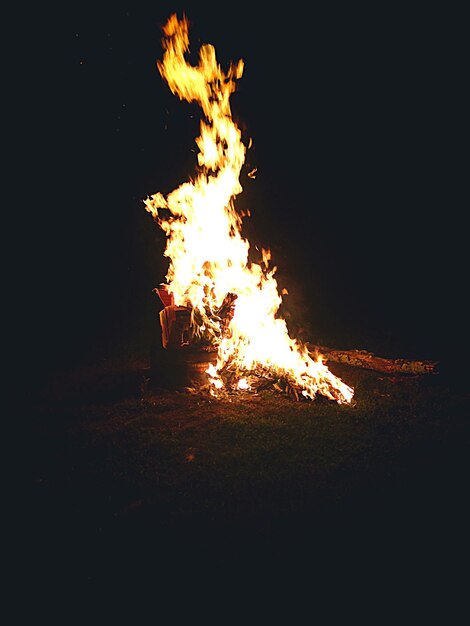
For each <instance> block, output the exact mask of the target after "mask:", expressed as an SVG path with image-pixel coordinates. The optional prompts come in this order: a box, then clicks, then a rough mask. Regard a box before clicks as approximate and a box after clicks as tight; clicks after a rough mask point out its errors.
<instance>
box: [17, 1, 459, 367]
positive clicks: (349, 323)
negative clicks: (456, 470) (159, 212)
mask: <svg viewBox="0 0 470 626" xmlns="http://www.w3.org/2000/svg"><path fill="white" fill-rule="evenodd" d="M192 4H194V7H193V6H191V5H192ZM250 4H251V3H245V4H244V3H235V4H233V5H230V6H226V5H220V4H218V5H215V7H216V8H214V6H213V5H211V4H210V3H180V2H175V3H170V2H164V3H158V2H155V3H152V4H139V3H130V2H128V3H112V4H110V6H109V7H108V8H105V6H104V5H103V4H101V5H100V6H99V7H91V6H88V7H87V6H86V5H84V4H78V3H77V5H76V6H75V7H74V8H70V7H67V10H64V9H62V11H63V12H62V14H60V13H54V15H52V12H51V14H48V13H41V11H42V9H41V10H40V11H38V15H37V19H38V20H39V27H38V28H37V29H36V28H35V24H34V23H33V24H32V28H33V30H36V38H37V40H38V48H37V49H36V50H35V51H34V55H35V56H34V57H33V58H30V59H29V60H28V61H27V65H25V66H24V67H22V68H21V69H22V71H23V72H24V74H25V75H26V76H27V79H26V80H25V85H24V87H23V88H24V89H26V91H27V92H28V94H29V95H30V96H31V94H32V95H33V97H32V98H31V97H30V98H27V99H26V100H25V102H26V103H25V104H24V110H22V116H23V119H26V120H27V125H28V126H30V127H31V130H30V132H29V134H28V143H29V147H28V150H27V151H26V155H25V156H24V157H23V165H22V168H23V170H22V171H23V176H24V181H23V184H22V187H23V193H22V194H21V195H22V197H23V198H24V197H25V196H26V197H30V198H33V196H34V198H35V200H34V204H33V206H30V207H29V209H27V212H26V213H25V212H23V214H22V219H23V220H24V222H23V226H22V228H23V232H24V233H25V236H24V239H23V240H24V246H25V248H27V253H28V254H27V256H28V263H27V267H26V272H27V276H28V278H27V281H28V288H27V293H28V300H29V302H30V305H31V307H32V308H33V309H34V311H35V315H34V322H35V324H33V327H32V335H33V337H32V343H31V352H32V353H34V355H35V357H36V358H37V362H38V363H42V364H43V365H50V366H53V367H54V366H55V365H57V364H58V363H59V364H60V363H63V362H64V359H67V360H68V361H69V360H70V359H72V360H74V359H78V360H80V359H82V358H83V359H85V360H86V359H91V360H93V359H94V358H101V357H102V356H103V355H105V354H106V353H107V352H109V351H110V350H116V351H118V352H119V349H120V347H122V350H129V349H131V348H129V346H132V345H133V342H134V343H135V344H138V343H139V342H144V343H145V341H146V337H147V335H148V334H149V326H150V325H151V323H152V321H153V319H154V317H153V316H154V311H155V305H156V301H155V296H154V295H153V294H152V288H153V287H154V286H156V285H157V284H158V283H159V282H161V281H162V280H163V278H164V273H165V264H164V261H163V258H162V252H163V248H164V243H165V242H164V236H163V234H162V233H161V232H160V231H159V229H158V228H157V226H156V225H155V224H154V223H153V222H152V219H151V217H150V216H149V214H148V213H146V211H145V210H144V205H143V200H144V199H145V198H146V196H147V195H151V194H152V193H154V192H156V191H161V192H163V193H168V192H170V191H171V190H172V189H174V188H175V187H176V186H178V185H179V184H180V183H182V182H184V181H185V180H187V179H188V177H189V176H191V175H192V174H193V173H194V171H195V170H194V168H195V163H196V160H195V152H194V149H195V144H194V139H195V137H196V136H197V135H198V134H199V109H198V108H197V107H195V106H192V105H189V104H187V103H186V102H180V101H179V100H178V99H177V98H176V97H175V96H173V95H172V94H171V93H170V91H169V89H168V87H167V86H166V84H165V83H164V82H163V80H162V79H161V77H160V75H159V73H158V71H157V70H156V67H155V61H156V60H157V58H160V57H161V52H162V51H161V44H160V39H161V31H160V28H161V26H162V25H163V24H164V22H165V21H166V19H167V18H168V16H169V15H170V14H171V13H173V12H176V13H177V14H178V15H180V16H181V15H182V12H183V9H184V10H185V12H186V14H187V16H188V18H189V19H190V20H191V22H192V29H191V31H190V37H191V42H192V44H191V51H192V53H195V52H197V50H198V48H199V45H200V44H201V43H204V42H207V43H212V44H213V45H214V46H215V48H216V52H217V56H218V59H219V61H220V63H221V65H222V67H223V68H224V69H227V67H228V63H229V62H230V61H231V60H233V61H237V60H238V59H239V58H242V59H243V60H244V62H245V71H244V76H243V78H242V79H241V80H240V82H239V87H238V91H237V92H236V93H235V94H234V96H233V98H232V111H233V114H234V117H235V118H236V119H237V120H238V122H239V125H240V126H241V128H242V129H243V132H244V135H245V137H246V138H248V137H252V138H253V142H254V146H253V148H252V149H251V150H250V151H249V153H248V156H247V169H246V171H245V172H244V174H243V179H242V184H243V187H244V192H243V193H242V195H241V196H239V200H238V205H239V206H240V207H247V208H250V209H251V212H252V217H251V218H250V219H249V221H248V222H247V223H246V234H247V235H248V236H249V239H250V241H251V243H252V244H253V245H254V244H256V243H259V244H261V245H263V246H264V247H269V248H271V250H272V251H273V257H274V262H275V263H276V264H277V265H278V268H279V281H280V282H281V283H283V284H284V282H285V284H286V286H287V287H288V288H289V289H290V291H291V296H290V297H291V300H290V301H286V307H287V306H288V304H287V303H288V302H290V307H291V311H290V315H291V317H292V320H293V322H292V323H293V324H297V325H299V324H303V325H305V326H306V327H307V330H308V332H310V330H311V331H312V333H313V337H312V338H313V339H315V340H321V341H324V342H325V343H328V342H329V343H330V344H333V345H336V346H337V347H357V348H365V349H371V350H373V351H375V352H378V353H382V354H384V355H387V354H395V355H397V356H400V355H401V356H405V357H415V356H416V357H420V358H438V359H440V358H447V357H448V356H450V355H451V353H452V350H454V349H455V345H456V343H460V344H461V343H462V342H463V341H464V340H465V338H466V330H465V327H464V321H465V319H466V315H465V309H464V299H465V290H466V280H467V279H466V276H467V271H466V270H467V268H468V263H467V247H466V246H467V232H466V227H465V223H466V222H465V218H466V215H465V214H466V210H468V192H467V189H466V187H465V184H464V183H465V182H466V180H465V179H466V178H467V176H468V174H467V168H466V167H465V165H466V159H465V157H466V154H467V153H466V150H467V144H468V142H467V141H465V140H464V120H465V118H466V106H465V105H464V92H465V82H466V81H465V79H466V76H467V74H468V72H467V70H466V68H465V62H464V59H465V58H466V55H465V53H464V44H465V43H466V42H465V38H464V33H463V32H462V24H463V16H462V15H459V14H458V13H457V12H455V11H454V10H453V9H450V8H449V9H446V8H445V7H444V5H441V8H439V7H438V6H437V5H436V7H435V8H431V6H430V5H429V4H424V3H423V5H422V6H421V7H419V8H418V7H417V8H412V7H413V6H414V5H413V4H410V3H408V4H406V5H404V8H400V7H399V5H397V4H392V3H390V4H389V5H388V6H387V5H384V4H383V3H371V5H370V6H368V5H366V4H362V5H360V6H354V3H344V6H343V4H338V3H326V4H325V6H323V5H320V4H319V5H316V4H315V3H314V4H313V5H312V7H310V8H309V13H308V14H306V13H305V9H304V8H302V9H298V10H297V11H296V9H295V5H291V6H292V9H291V12H287V10H286V9H282V12H281V11H280V10H279V9H274V8H273V9H263V10H261V9H255V10H254V12H252V10H251V8H250ZM200 5H204V7H202V6H200ZM266 6H267V7H268V5H266ZM299 6H301V7H303V6H304V5H303V4H302V5H301V4H299ZM378 6H380V7H381V8H380V9H378V8H377V7H378ZM325 7H327V8H325ZM371 7H372V8H371ZM229 11H232V13H230V12H229ZM34 19H36V17H35V16H31V21H32V22H33V21H34ZM464 111H465V115H464ZM251 166H256V167H257V168H258V177H257V179H256V180H255V181H252V180H250V179H249V178H247V177H246V172H247V171H248V169H249V167H251ZM24 191H26V194H25V193H24Z"/></svg>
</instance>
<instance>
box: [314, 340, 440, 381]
mask: <svg viewBox="0 0 470 626" xmlns="http://www.w3.org/2000/svg"><path fill="white" fill-rule="evenodd" d="M307 347H308V349H309V351H310V352H312V353H320V354H322V355H323V356H325V357H326V359H327V360H329V361H334V362H337V363H345V364H347V365H352V366H354V367H362V368H364V369H371V370H375V371H378V372H384V373H386V374H414V375H420V374H436V373H437V368H438V363H437V362H436V361H429V360H425V361H419V360H418V361H414V360H408V359H386V358H384V357H381V356H376V355H375V354H373V353H372V352H368V351H367V350H336V349H334V348H327V347H325V346H316V345H313V344H308V346H307Z"/></svg>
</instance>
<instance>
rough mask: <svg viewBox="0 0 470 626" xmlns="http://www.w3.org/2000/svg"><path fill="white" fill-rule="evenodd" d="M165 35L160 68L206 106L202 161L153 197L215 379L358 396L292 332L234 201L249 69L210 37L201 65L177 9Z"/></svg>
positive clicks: (270, 272)
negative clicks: (211, 350)
mask: <svg viewBox="0 0 470 626" xmlns="http://www.w3.org/2000/svg"><path fill="white" fill-rule="evenodd" d="M163 33H164V38H163V39H162V46H163V49H164V54H163V59H162V61H157V67H158V70H159V72H160V74H161V76H162V77H163V78H164V79H165V80H166V82H167V83H168V86H169V88H170V89H171V91H172V92H173V94H175V95H176V96H178V97H179V99H181V100H186V101H188V102H196V103H198V104H199V106H200V107H201V109H202V112H203V114H204V117H203V118H202V119H201V121H200V136H199V137H197V138H196V144H197V147H198V149H199V152H198V155H197V158H198V166H199V167H198V168H197V176H196V177H195V179H194V180H190V181H189V182H185V183H183V184H182V185H180V186H179V187H178V188H177V189H175V190H174V191H172V192H171V193H170V194H169V195H168V196H167V197H166V198H165V197H164V196H163V194H161V193H160V192H158V193H155V194H154V195H152V196H151V197H150V198H147V200H146V201H145V205H146V209H147V210H148V211H149V212H150V213H151V214H152V215H153V217H154V218H155V220H156V221H157V223H158V224H159V226H160V227H161V228H162V229H163V231H164V232H165V234H166V235H167V243H166V249H165V256H167V257H168V258H169V260H170V262H169V269H168V273H167V275H166V280H167V290H168V291H169V292H170V293H171V294H172V295H173V298H174V302H175V304H176V305H178V306H186V307H188V308H190V309H191V311H192V318H191V319H192V327H193V331H194V333H195V335H196V336H198V337H199V338H205V339H207V340H208V341H210V343H211V344H212V345H214V346H216V347H217V349H218V354H217V363H216V364H215V365H210V366H209V368H208V370H207V375H208V378H209V381H210V382H211V383H212V385H213V387H214V389H215V390H217V389H221V388H223V387H224V385H225V382H224V380H226V379H227V378H230V379H231V380H233V374H235V378H237V382H235V384H234V388H238V389H249V388H250V384H249V382H248V381H247V379H246V377H247V375H249V374H250V373H256V374H259V375H266V376H268V377H272V378H276V377H277V378H282V379H283V380H285V381H286V383H287V384H289V385H291V386H293V387H294V388H296V389H298V390H299V391H300V393H302V394H303V396H305V397H306V398H310V399H314V398H315V396H316V394H317V393H320V394H322V395H324V396H326V397H328V398H330V399H332V400H336V401H337V402H338V403H340V404H342V403H349V402H351V399H352V397H353V393H354V391H353V389H352V388H350V387H349V386H348V385H346V384H345V383H344V382H342V381H341V380H340V379H339V378H337V377H336V376H335V375H334V374H332V372H330V370H329V369H328V367H327V366H326V365H325V363H324V362H323V358H322V356H321V355H315V357H312V355H311V354H310V353H309V351H308V349H307V348H306V347H305V346H304V345H303V344H302V343H301V342H299V341H297V340H295V339H292V338H291V337H290V336H289V332H288V329H287V325H286V322H285V320H284V319H282V318H281V317H279V316H278V310H279V307H280V305H281V302H282V298H281V295H280V294H279V291H278V286H277V282H276V279H275V272H276V267H271V266H270V260H271V254H270V252H269V250H262V251H261V255H262V260H261V262H260V263H255V262H252V261H250V260H249V250H250V244H249V242H248V241H247V240H246V239H244V238H243V237H242V235H241V227H242V215H241V214H239V213H238V212H237V211H236V208H235V204H234V200H235V198H236V196H237V195H238V194H240V193H241V192H242V186H241V184H240V173H241V169H242V167H243V164H244V162H245V153H246V149H247V148H246V146H245V145H244V143H243V142H242V136H241V131H240V129H239V128H238V127H237V125H236V124H235V122H234V121H233V119H232V114H231V109H230V96H231V94H232V93H233V92H234V91H235V89H236V80H238V79H240V78H241V77H242V74H243V68H244V65H243V61H242V60H240V61H238V63H236V64H233V63H231V64H230V67H229V69H228V71H227V73H224V72H223V71H222V69H221V68H220V66H219V64H218V63H217V59H216V54H215V49H214V47H213V46H212V45H210V44H204V45H202V46H201V48H200V50H199V62H198V65H196V66H193V65H191V64H190V63H188V62H187V61H186V55H187V53H188V52H189V22H188V20H187V18H186V17H185V16H183V18H182V19H178V17H177V16H176V14H173V15H171V16H170V18H169V19H168V21H167V23H166V24H165V26H164V27H163ZM250 143H251V142H250ZM251 176H254V173H251ZM283 293H284V292H283ZM228 374H230V376H228Z"/></svg>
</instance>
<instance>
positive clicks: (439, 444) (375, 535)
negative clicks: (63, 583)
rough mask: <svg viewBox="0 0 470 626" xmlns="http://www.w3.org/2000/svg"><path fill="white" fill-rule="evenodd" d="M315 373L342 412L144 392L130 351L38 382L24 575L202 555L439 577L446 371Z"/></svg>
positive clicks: (453, 397) (448, 456)
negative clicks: (338, 386)
mask: <svg viewBox="0 0 470 626" xmlns="http://www.w3.org/2000/svg"><path fill="white" fill-rule="evenodd" d="M330 368H331V369H332V371H333V372H334V373H336V374H337V375H338V376H340V377H341V378H342V379H343V380H344V381H345V382H347V383H348V384H350V385H351V386H353V387H354V389H355V396H354V401H353V402H352V404H351V405H341V406H340V405H338V404H337V403H336V402H333V401H330V400H327V399H326V398H324V397H322V396H318V397H317V398H316V399H315V400H314V401H307V400H304V401H298V402H296V401H295V400H294V399H292V398H291V397H289V396H287V395H284V394H282V393H279V392H277V391H275V390H269V391H263V392H260V393H259V394H250V393H244V394H241V393H240V394H234V395H232V396H226V397H225V398H224V399H222V400H217V399H215V398H213V397H211V396H210V395H208V394H207V393H205V392H204V391H200V390H199V391H198V390H197V389H195V388H191V389H187V388H176V389H175V388H173V389H171V388H162V387H160V386H159V380H158V379H155V377H154V376H153V373H152V370H151V369H149V367H148V364H147V363H146V362H145V361H135V362H128V363H121V364H117V363H113V364H112V365H110V364H108V363H105V362H104V363H101V364H100V365H96V366H94V367H83V368H77V369H75V370H73V371H70V372H65V373H63V374H61V375H56V376H51V377H50V378H49V379H48V380H47V381H44V383H43V384H42V386H41V389H40V390H38V392H37V393H36V394H35V397H34V401H33V402H32V403H31V406H30V408H29V420H30V421H29V423H30V425H31V434H32V435H33V436H32V438H31V449H30V450H29V451H28V456H29V461H30V463H29V464H28V476H27V493H26V498H25V509H26V511H25V516H24V520H26V521H25V523H26V527H25V529H24V536H25V537H26V538H27V540H28V542H29V545H30V549H31V551H30V555H34V558H33V559H32V561H33V562H34V563H35V566H34V567H33V568H32V570H31V571H32V572H35V573H36V574H37V573H38V572H37V569H38V568H39V570H42V568H43V567H44V564H45V563H47V564H49V565H50V566H51V567H52V570H53V572H54V573H53V574H50V573H49V574H48V575H47V576H46V578H45V580H46V581H47V580H49V577H50V576H52V577H51V578H50V580H51V581H52V580H54V585H56V584H57V579H61V578H62V576H65V579H66V580H69V579H70V577H71V576H72V579H73V580H79V581H80V584H84V583H86V584H87V585H93V584H96V585H100V584H102V581H103V579H105V580H106V581H108V582H109V581H110V580H112V581H114V582H117V581H118V580H122V578H123V576H124V577H129V576H130V575H131V577H132V578H133V580H136V579H139V576H141V575H142V578H144V575H143V572H144V571H145V572H148V571H150V572H151V574H150V578H151V579H152V580H153V578H152V576H157V575H158V574H162V575H163V574H164V576H165V578H167V577H168V576H178V577H181V576H188V575H191V576H193V575H196V576H197V572H200V571H201V566H203V565H209V564H210V566H211V568H212V569H213V571H228V570H230V571H231V572H232V573H233V572H235V571H240V570H242V569H244V570H246V574H247V575H248V574H249V575H254V574H253V572H254V571H259V570H257V569H256V568H259V567H262V568H263V571H264V574H263V577H265V576H266V575H267V572H269V571H271V572H272V571H276V567H277V566H280V565H282V570H283V571H284V573H285V572H286V571H287V572H296V571H298V570H299V567H300V566H301V565H302V567H303V566H305V565H307V566H308V567H309V568H310V572H311V573H312V572H315V571H317V573H318V571H320V570H321V572H322V575H325V574H324V572H325V569H324V568H325V567H327V564H328V567H331V568H332V570H335V569H336V572H338V570H341V571H344V569H345V568H347V571H349V572H350V573H352V574H353V571H354V569H355V568H356V567H358V566H359V565H360V564H364V563H366V562H367V563H369V567H370V568H371V571H374V568H375V570H376V571H384V570H387V571H389V572H390V571H392V570H395V569H398V571H399V572H400V573H399V579H400V580H403V578H404V577H405V578H408V577H409V576H411V574H410V572H411V571H412V570H413V567H417V566H418V564H419V568H420V572H421V573H420V574H419V578H422V575H423V572H426V576H428V575H429V577H430V579H432V578H433V577H434V576H435V574H436V571H437V570H439V572H440V574H439V576H441V575H442V573H443V572H444V571H447V572H448V573H449V574H450V573H451V572H452V571H454V569H455V567H457V564H458V561H459V559H460V556H459V555H463V554H464V549H465V548H466V533H467V530H466V525H467V523H468V515H467V513H466V504H467V499H468V490H467V487H468V485H467V476H468V475H469V474H468V469H469V456H468V443H469V441H468V434H469V430H468V407H469V394H468V388H466V387H465V385H464V383H463V381H462V380H460V379H459V378H458V377H455V376H454V375H451V374H449V373H446V372H443V373H439V372H438V373H437V374H426V375H422V376H406V375H401V376H396V377H393V376H389V375H383V374H380V373H379V372H375V371H371V370H365V369H360V368H358V367H350V366H346V365H340V364H333V363H331V364H330ZM46 383H47V384H46ZM462 558H463V557H462ZM124 564H125V565H124ZM377 568H380V569H377ZM410 568H411V569H410ZM302 571H303V569H302ZM130 572H132V574H130ZM148 576H149V574H148V573H146V574H145V578H146V579H147V580H148ZM353 576H354V574H353ZM38 578H39V579H41V580H43V582H44V572H42V573H41V575H39V576H38ZM100 581H101V582H100ZM51 584H52V583H51Z"/></svg>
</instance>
